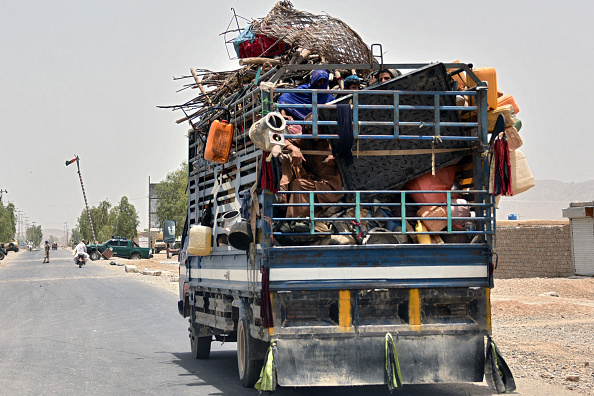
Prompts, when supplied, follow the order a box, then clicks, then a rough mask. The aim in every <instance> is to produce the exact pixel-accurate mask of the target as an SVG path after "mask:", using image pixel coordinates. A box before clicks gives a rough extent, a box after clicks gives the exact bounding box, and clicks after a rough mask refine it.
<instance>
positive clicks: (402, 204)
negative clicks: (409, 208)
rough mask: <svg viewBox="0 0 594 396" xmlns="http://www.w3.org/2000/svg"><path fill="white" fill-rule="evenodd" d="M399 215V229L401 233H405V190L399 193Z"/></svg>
mask: <svg viewBox="0 0 594 396" xmlns="http://www.w3.org/2000/svg"><path fill="white" fill-rule="evenodd" d="M400 217H402V222H401V224H400V230H402V233H403V234H406V231H407V230H406V228H407V227H406V192H404V191H402V192H401V193H400Z"/></svg>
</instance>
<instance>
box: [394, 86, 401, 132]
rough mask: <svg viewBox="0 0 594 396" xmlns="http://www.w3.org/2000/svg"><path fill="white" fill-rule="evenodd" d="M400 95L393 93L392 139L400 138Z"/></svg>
mask: <svg viewBox="0 0 594 396" xmlns="http://www.w3.org/2000/svg"><path fill="white" fill-rule="evenodd" d="M399 103H400V94H399V93H398V92H394V139H398V138H399V137H400V105H399Z"/></svg>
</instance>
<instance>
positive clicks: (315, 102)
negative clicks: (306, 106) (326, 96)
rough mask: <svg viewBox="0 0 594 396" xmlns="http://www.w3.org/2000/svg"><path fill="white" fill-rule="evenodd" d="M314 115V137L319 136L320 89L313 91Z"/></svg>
mask: <svg viewBox="0 0 594 396" xmlns="http://www.w3.org/2000/svg"><path fill="white" fill-rule="evenodd" d="M311 105H312V111H311V113H312V117H313V120H312V122H313V128H312V136H313V137H314V138H317V137H318V91H317V90H314V91H313V92H312V101H311Z"/></svg>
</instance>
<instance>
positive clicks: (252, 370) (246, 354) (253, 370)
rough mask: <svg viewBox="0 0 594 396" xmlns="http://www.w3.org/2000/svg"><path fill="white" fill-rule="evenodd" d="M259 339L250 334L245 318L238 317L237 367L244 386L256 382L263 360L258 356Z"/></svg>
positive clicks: (250, 385) (252, 384)
mask: <svg viewBox="0 0 594 396" xmlns="http://www.w3.org/2000/svg"><path fill="white" fill-rule="evenodd" d="M260 344H263V343H262V342H261V341H259V340H257V339H255V338H253V337H252V336H251V335H250V327H249V322H248V320H247V319H240V320H239V322H238V323H237V368H238V370H239V379H240V380H241V383H242V385H243V386H245V387H246V388H251V387H253V386H254V385H255V383H256V382H258V379H259V378H260V371H261V370H262V364H263V363H264V360H263V359H261V357H260V356H259V355H260V353H259V351H260V350H261V348H260Z"/></svg>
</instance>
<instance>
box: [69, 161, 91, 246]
mask: <svg viewBox="0 0 594 396" xmlns="http://www.w3.org/2000/svg"><path fill="white" fill-rule="evenodd" d="M74 162H76V167H77V168H78V178H79V179H80V186H81V188H82V193H83V198H84V199H85V207H86V208H87V216H89V223H90V224H91V234H93V242H95V246H96V245H97V238H95V229H94V228H93V220H91V212H90V211H89V204H88V202H87V194H86V193H85V185H84V184H83V179H82V175H81V173H80V164H79V159H78V155H76V154H74V158H73V159H71V160H68V161H66V166H68V165H70V164H72V163H74Z"/></svg>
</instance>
